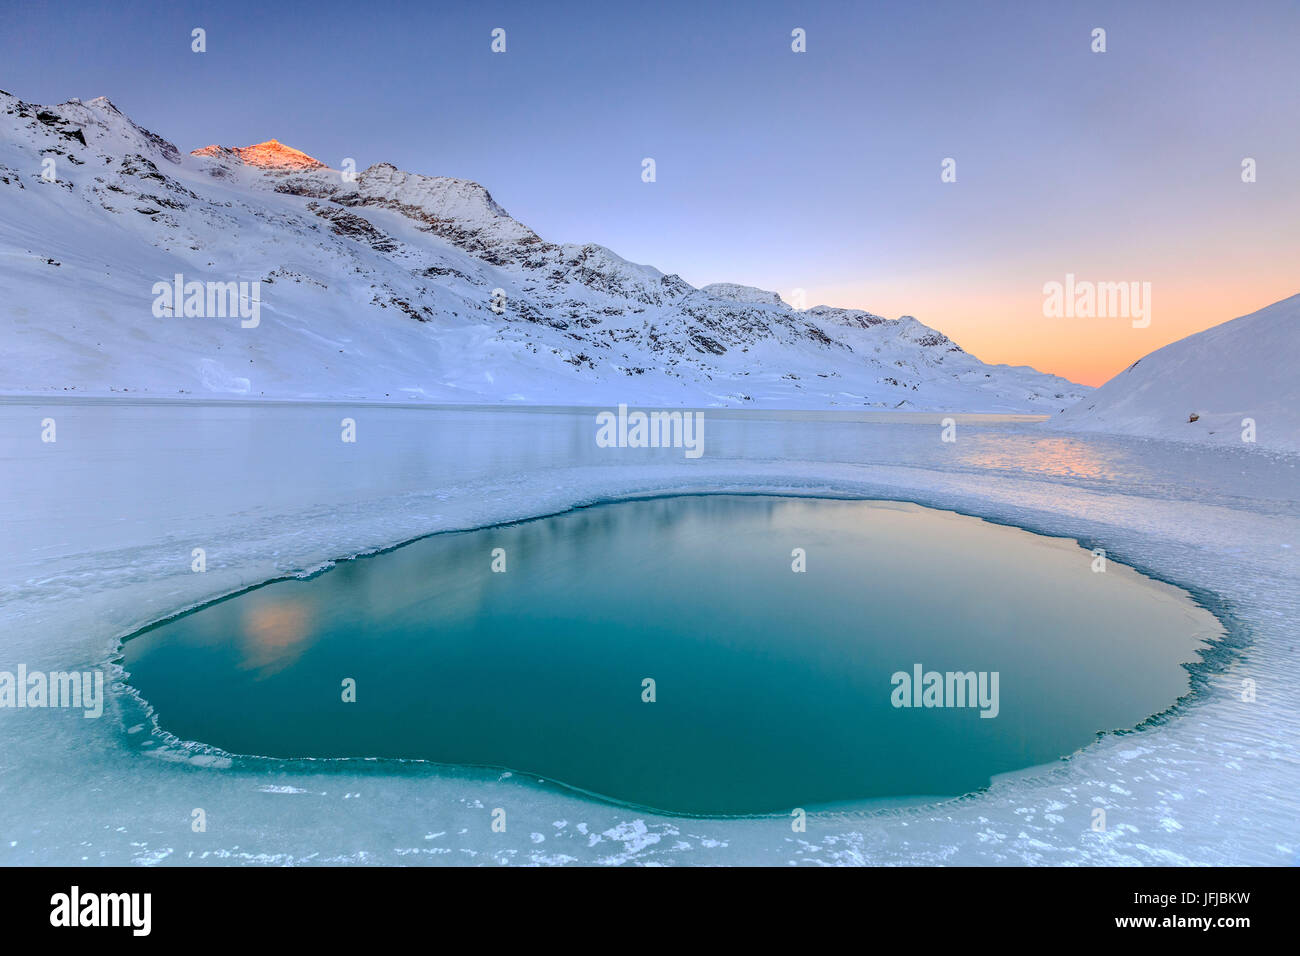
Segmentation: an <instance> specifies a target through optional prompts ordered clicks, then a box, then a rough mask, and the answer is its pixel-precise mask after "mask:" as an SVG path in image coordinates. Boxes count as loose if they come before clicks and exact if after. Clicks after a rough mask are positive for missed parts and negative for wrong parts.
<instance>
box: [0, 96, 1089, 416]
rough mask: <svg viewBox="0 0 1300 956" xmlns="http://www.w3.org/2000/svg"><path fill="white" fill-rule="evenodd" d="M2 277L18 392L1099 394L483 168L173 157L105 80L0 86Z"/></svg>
mask: <svg viewBox="0 0 1300 956" xmlns="http://www.w3.org/2000/svg"><path fill="white" fill-rule="evenodd" d="M177 275H179V276H182V277H183V282H187V283H188V282H201V283H238V282H243V283H248V285H247V286H246V287H245V288H246V290H254V291H255V292H256V293H257V294H258V295H259V296H260V298H259V299H258V318H257V321H256V324H255V326H254V325H253V324H252V323H251V322H250V323H247V326H248V327H245V326H246V323H242V322H241V321H240V319H239V318H238V317H226V316H225V315H224V314H218V315H215V316H212V315H211V306H209V310H210V311H209V313H206V314H208V315H209V316H210V317H196V316H190V317H184V316H183V315H182V314H180V313H181V312H182V310H181V309H179V308H178V309H177V311H176V314H172V312H171V311H170V308H169V307H164V308H163V310H162V312H161V314H159V309H158V300H157V296H158V291H157V290H158V289H159V288H165V287H167V286H168V285H170V284H172V283H173V281H174V277H175V276H177ZM0 281H2V282H3V287H4V295H3V297H2V299H0V321H2V322H3V329H2V331H0V335H2V338H0V342H2V343H3V347H2V348H0V391H3V392H7V393H53V392H57V393H65V392H66V393H73V394H91V395H101V394H109V393H128V394H145V395H149V396H160V397H176V396H185V395H189V396H210V397H212V396H217V397H220V396H225V397H250V398H257V397H265V398H347V399H375V400H381V401H382V400H393V401H398V400H404V401H437V402H457V401H459V402H499V401H509V402H532V403H546V404H553V403H579V404H608V403H615V402H628V403H630V404H663V405H671V404H692V405H746V404H753V405H765V406H771V407H790V408H799V407H803V408H808V407H848V408H852V407H857V408H862V407H864V406H865V407H871V408H882V409H893V408H902V409H915V410H954V411H1041V412H1045V413H1046V412H1056V411H1058V410H1059V409H1061V408H1062V407H1064V406H1067V405H1070V404H1073V403H1074V402H1076V401H1078V400H1079V399H1080V398H1082V397H1083V396H1084V395H1086V394H1087V393H1088V392H1089V389H1087V388H1085V387H1084V386H1079V385H1075V384H1073V383H1070V382H1068V381H1066V380H1064V379H1061V378H1058V377H1055V376H1051V375H1045V374H1042V373H1039V372H1037V371H1035V370H1033V369H1030V368H1024V367H1021V368H1012V367H1009V366H992V365H985V364H984V363H982V362H980V361H979V360H978V359H976V358H974V357H973V356H971V355H969V354H967V353H966V352H963V351H962V349H961V348H960V347H958V346H957V345H956V344H955V343H954V342H952V341H951V340H950V339H948V338H947V337H946V336H944V335H943V334H941V333H939V332H936V331H935V330H934V329H931V328H928V327H927V326H925V325H922V324H921V323H920V322H918V321H917V320H916V319H913V318H911V317H907V316H904V317H903V318H900V319H896V320H890V319H884V318H881V317H880V316H877V315H872V314H870V313H867V312H863V311H859V310H854V309H837V308H831V307H828V306H818V307H816V308H812V309H808V310H803V311H800V310H795V309H792V308H791V307H790V306H789V305H787V304H786V303H785V302H783V301H782V300H781V297H780V296H779V295H778V294H776V293H775V292H766V291H763V290H760V289H753V288H749V287H745V286H739V285H732V284H727V283H724V284H715V285H709V286H705V287H704V288H702V289H697V288H694V287H693V286H691V285H689V284H688V283H686V282H685V281H683V280H682V279H681V278H679V277H678V276H676V275H666V274H664V273H662V272H660V271H659V270H658V269H655V268H652V267H650V266H645V265H638V264H636V263H632V262H628V261H627V260H625V259H622V258H620V257H619V256H617V255H616V254H614V253H613V252H611V251H610V250H609V249H606V248H604V247H602V246H598V245H591V244H588V245H572V244H567V245H557V244H555V243H551V242H547V241H546V240H544V239H542V238H541V237H540V236H538V235H537V234H536V233H534V232H533V231H532V230H531V229H529V228H528V227H527V226H525V225H523V224H522V223H520V222H517V221H516V220H514V219H513V218H511V217H510V215H509V214H508V213H507V212H506V211H505V210H504V209H502V208H501V206H500V205H498V204H497V203H496V202H495V201H494V200H493V199H492V197H491V196H490V195H489V194H488V192H487V190H486V189H484V188H483V187H482V186H480V185H478V184H477V183H473V182H467V181H464V180H459V179H449V178H446V177H430V176H422V175H418V174H415V173H408V172H403V171H402V170H399V169H396V168H395V167H393V166H391V165H388V164H383V163H381V164H378V165H375V166H371V167H370V168H369V169H366V170H364V171H360V172H355V173H349V172H340V171H338V170H334V169H330V168H328V167H327V166H325V165H324V164H323V163H320V162H319V161H317V160H315V159H313V158H312V157H310V156H308V155H306V154H305V153H302V152H300V151H298V150H296V149H292V148H291V147H288V146H285V145H283V144H281V143H278V142H277V141H275V140H270V141H268V142H265V143H260V144H257V145H255V146H249V147H245V148H228V147H223V146H208V147H205V148H202V149H198V150H195V151H194V152H193V153H191V154H188V155H186V154H182V152H181V151H180V150H178V149H177V148H176V147H175V146H174V145H172V144H171V143H169V142H168V141H166V140H165V139H163V138H162V137H160V136H158V135H156V134H154V133H151V132H149V131H148V130H145V129H143V128H141V127H139V126H137V125H136V124H134V123H133V122H131V120H130V119H128V118H127V117H126V116H125V115H123V114H122V113H121V112H119V111H118V110H117V108H116V107H114V106H113V104H111V103H110V102H109V101H108V100H106V99H103V98H100V99H95V100H91V101H88V102H86V103H82V102H80V101H77V100H72V101H69V102H67V103H63V104H60V105H58V106H50V107H41V106H35V105H32V104H28V103H24V102H22V101H20V100H18V99H17V98H15V97H13V96H11V95H9V94H7V93H0ZM160 284H161V285H160ZM245 301H246V303H247V301H248V300H245Z"/></svg>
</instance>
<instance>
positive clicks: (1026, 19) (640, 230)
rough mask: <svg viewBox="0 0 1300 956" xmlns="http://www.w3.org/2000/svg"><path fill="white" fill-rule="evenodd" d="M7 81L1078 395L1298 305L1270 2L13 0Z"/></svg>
mask: <svg viewBox="0 0 1300 956" xmlns="http://www.w3.org/2000/svg"><path fill="white" fill-rule="evenodd" d="M194 27H203V28H204V29H205V30H206V31H207V41H208V50H207V52H206V53H204V54H195V53H192V52H191V51H190V30H191V29H192V28H194ZM494 27H504V28H505V29H506V31H507V47H508V49H507V52H506V53H505V54H504V55H498V54H493V53H492V52H491V51H490V49H489V45H490V41H491V38H490V32H491V30H492V28H494ZM794 27H802V28H804V29H805V30H806V31H807V36H808V52H807V53H804V54H795V53H792V52H791V50H790V31H791V30H792V29H793V28H794ZM1094 27H1104V28H1105V29H1106V31H1107V46H1108V51H1107V52H1106V53H1104V54H1095V53H1092V52H1091V51H1090V43H1091V39H1090V34H1091V31H1092V29H1093V28H1094ZM0 88H3V89H6V90H8V91H10V92H12V93H14V94H16V95H18V96H19V97H21V98H23V99H26V100H29V101H35V102H40V103H53V102H60V101H62V100H65V99H67V98H69V97H72V96H80V97H82V98H83V99H88V98H90V97H93V96H99V95H104V96H108V97H109V98H110V99H111V100H113V102H114V103H116V104H117V106H118V107H119V108H120V109H122V110H123V111H124V112H126V113H127V114H128V115H129V116H131V117H132V119H134V120H135V121H136V122H137V123H140V124H141V125H143V126H146V127H148V128H150V129H153V130H154V131H156V132H158V133H160V134H162V135H163V136H165V137H167V138H168V139H171V140H172V141H173V142H175V143H176V144H177V145H178V146H179V147H181V148H182V149H186V150H189V149H194V148H196V147H199V146H204V145H207V144H209V143H220V144H223V145H228V146H243V145H248V144H250V143H255V142H260V141H262V140H265V139H270V138H273V137H274V138H277V139H279V140H280V141H282V142H284V143H287V144H289V145H292V146H295V147H297V148H299V149H302V150H304V151H306V152H308V153H310V154H311V155H313V156H316V157H317V158H319V159H321V160H322V161H324V162H326V163H328V164H330V165H331V166H338V165H339V163H340V162H341V160H342V159H343V158H344V157H353V158H355V159H356V160H357V163H358V166H359V167H361V168H364V167H365V166H368V165H370V164H371V163H375V162H391V163H393V164H395V165H397V166H399V167H401V168H403V169H407V170H411V171H414V172H422V173H426V174H430V175H447V176H458V177H462V178H466V179H472V180H475V181H477V182H480V183H482V184H483V185H485V186H486V187H487V188H488V189H489V190H490V191H491V193H492V195H493V196H494V197H495V198H496V199H497V201H498V202H500V203H501V204H502V205H503V206H505V208H506V209H507V210H508V211H509V212H510V213H511V214H512V215H514V216H515V217H516V218H517V219H519V220H521V221H522V222H524V223H526V224H528V225H529V226H531V227H532V228H533V229H535V230H536V231H537V232H538V233H539V234H540V235H542V236H543V237H544V238H546V239H549V240H552V241H556V242H589V241H590V242H599V243H601V244H602V245H606V246H609V247H610V248H612V249H613V250H614V251H616V252H617V253H619V254H620V255H622V256H624V257H626V258H629V259H632V260H634V261H638V262H646V263H650V264H652V265H654V266H656V267H658V268H660V269H663V270H664V271H665V272H676V273H679V274H680V275H681V276H682V277H683V278H685V279H686V280H687V281H688V282H690V283H692V284H694V285H703V284H706V283H709V282H719V281H729V282H740V283H744V284H747V285H756V286H760V287H762V288H766V289H775V290H777V291H779V292H781V294H782V295H783V296H785V297H786V298H787V300H788V299H789V298H790V297H791V292H792V290H793V289H796V288H802V289H804V290H806V292H807V304H808V305H814V304H818V303H827V304H831V305H841V306H852V307H856V308H863V309H868V310H870V311H873V312H877V313H880V314H882V315H887V316H889V317H891V318H892V317H895V316H898V315H902V314H910V315H914V316H916V317H917V318H918V319H920V320H921V321H923V322H925V323H926V324H928V325H931V326H933V327H935V328H938V329H941V330H942V331H943V332H945V333H947V334H948V335H949V336H951V337H952V338H953V339H955V340H956V341H957V342H958V343H960V344H961V345H962V346H963V347H964V348H966V349H967V351H970V352H972V353H974V354H975V355H977V356H979V357H980V358H982V359H984V360H985V361H989V362H1008V363H1011V364H1028V365H1033V366H1035V367H1037V368H1040V369H1043V370H1045V371H1051V372H1055V373H1057V374H1061V375H1064V376H1066V377H1068V378H1071V379H1074V380H1076V381H1080V382H1085V383H1088V384H1100V383H1101V382H1103V381H1105V380H1106V379H1107V378H1109V377H1110V376H1111V375H1113V374H1115V373H1116V372H1118V371H1120V370H1122V369H1123V368H1125V367H1126V366H1127V365H1129V364H1131V363H1132V362H1133V361H1134V360H1135V359H1137V358H1139V357H1141V356H1142V355H1144V354H1146V353H1147V352H1150V351H1151V350H1153V349H1155V348H1158V347H1159V346H1161V345H1164V344H1166V343H1168V342H1171V341H1174V340H1175V339H1178V338H1181V337H1183V336H1185V335H1188V334H1190V333H1192V332H1195V331H1198V330H1200V329H1203V328H1207V327H1208V326H1211V325H1215V324H1217V323H1219V322H1222V321H1225V320H1227V319H1230V318H1233V317H1235V316H1238V315H1242V314H1245V313H1248V312H1252V311H1254V310H1255V309H1258V308H1261V307H1263V306H1265V305H1268V304H1269V303H1271V302H1274V301H1276V300H1278V299H1281V298H1284V297H1286V296H1288V295H1292V294H1294V293H1296V292H1300V4H1297V3H1296V2H1294V0H1278V2H1260V3H1244V4H1243V3H1229V2H1221V3H1214V4H1209V3H1196V2H1170V3H1155V2H1142V3H1134V2H1131V0H1130V2H1123V3H1087V4H1082V3H1081V4H1068V3H1060V2H1045V3H1041V4H1037V3H1023V2H1022V3H1007V4H989V5H987V6H985V5H981V4H976V3H972V2H955V3H923V2H914V3H898V4H888V5H886V4H876V3H872V4H867V3H862V2H847V3H761V2H740V3H711V2H707V0H706V2H700V0H696V2H685V3H676V2H671V0H656V2H654V3H640V4H633V3H603V2H602V3H595V2H592V3H546V2H543V0H532V2H524V3H492V2H481V3H474V2H464V3H446V2H436V0H435V2H430V0H424V2H412V3H389V4H383V3H374V4H370V3H359V2H358V3H333V2H328V0H322V2H317V3H312V4H284V5H280V4H265V3H244V2H238V0H227V2H219V3H217V2H213V3H184V2H170V3H132V2H130V0H119V2H115V3H104V4H91V3H79V2H64V3H49V4H46V3H40V2H22V3H19V2H15V0H7V2H5V3H4V4H3V5H2V6H0ZM647 156H649V157H653V158H654V159H655V160H656V163H657V167H658V181H657V182H655V183H653V184H647V183H643V182H642V181H641V176H640V174H641V160H642V158H643V157H647ZM949 156H950V157H953V158H955V159H956V160H957V182H956V183H952V184H945V183H941V182H940V179H939V172H940V162H941V160H942V159H943V158H944V157H949ZM1247 156H1249V157H1253V158H1254V159H1255V160H1256V161H1257V164H1258V181H1257V182H1255V183H1253V184H1245V183H1242V181H1241V161H1242V159H1243V158H1244V157H1247ZM1066 273H1074V274H1076V275H1077V276H1078V277H1079V278H1080V279H1090V280H1094V281H1146V282H1150V283H1151V284H1152V322H1151V325H1150V327H1149V328H1145V329H1134V328H1132V325H1131V323H1130V322H1129V321H1128V320H1127V319H1101V318H1092V319H1081V318H1070V319H1049V318H1044V316H1043V292H1042V287H1043V284H1044V283H1045V282H1050V281H1053V280H1055V281H1062V280H1063V279H1064V277H1065V274H1066Z"/></svg>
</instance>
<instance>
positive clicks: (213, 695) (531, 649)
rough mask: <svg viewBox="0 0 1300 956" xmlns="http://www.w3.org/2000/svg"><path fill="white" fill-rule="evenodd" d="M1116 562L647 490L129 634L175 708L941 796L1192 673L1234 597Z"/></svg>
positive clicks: (257, 725)
mask: <svg viewBox="0 0 1300 956" xmlns="http://www.w3.org/2000/svg"><path fill="white" fill-rule="evenodd" d="M495 549H503V550H504V562H505V571H504V572H503V573H498V572H494V571H493V570H492V565H493V562H494V550H495ZM795 549H802V551H803V553H804V563H805V566H806V570H805V571H802V572H795V571H793V570H792V563H793V562H795V561H796V558H795V557H794V556H792V552H793V551H794V550H795ZM496 560H497V565H498V566H500V559H499V552H498V558H497V559H496ZM1094 564H1095V562H1094V558H1093V556H1092V555H1091V554H1090V553H1089V552H1088V551H1085V550H1084V549H1082V548H1080V547H1079V546H1078V545H1077V544H1075V543H1074V542H1072V541H1068V540H1064V539H1056V538H1046V537H1041V536H1037V535H1033V534H1030V533H1028V532H1025V531H1022V530H1019V529H1015V528H1009V527H1004V526H1000V525H993V524H989V523H986V522H984V521H981V520H979V519H975V518H970V517H966V516H961V515H956V514H952V513H949V512H941V511H934V510H930V509H926V508H921V507H919V506H915V505H909V504H902V503H895V502H874V501H841V500H827V499H804V498H777V497H768V496H726V495H717V496H700V497H676V498H664V499H654V500H645V501H632V502H622V503H617V504H607V505H600V506H596V507H592V508H585V509H580V510H577V511H573V512H568V513H565V514H561V515H556V516H553V517H548V518H542V519H538V520H535V521H529V522H524V523H520V524H514V525H508V526H502V527H494V528H488V529H483V530H480V531H472V532H465V533H455V534H442V535H436V536H433V537H429V538H424V539H422V540H419V541H416V542H413V543H411V544H408V545H405V546H403V547H401V548H398V549H395V550H393V551H390V552H386V553H383V554H379V555H375V556H372V557H368V558H361V559H356V560H352V561H344V562H340V563H339V564H338V565H337V566H336V567H334V568H333V569H331V570H329V571H327V572H325V573H323V574H320V575H318V576H316V577H314V578H312V579H309V580H297V579H294V580H284V581H277V582H274V583H271V584H269V585H266V586H264V587H260V588H257V589H254V590H252V591H248V592H245V593H243V594H240V595H237V596H235V597H232V598H229V599H226V600H223V601H220V602H217V603H215V604H212V605H209V606H207V607H205V608H202V609H200V610H198V611H196V612H194V613H191V614H187V615H184V616H181V617H179V618H175V619H173V620H171V621H167V622H164V623H162V624H160V625H157V626H155V627H152V628H150V629H148V630H146V631H144V632H142V633H141V634H139V635H137V636H136V637H134V638H132V639H131V640H129V641H128V642H127V643H126V644H125V646H124V649H123V657H124V666H125V668H126V670H127V671H128V672H129V675H130V676H129V682H130V683H131V685H132V686H133V687H135V688H136V689H137V690H138V691H139V693H140V694H141V695H142V696H143V697H144V698H145V699H146V700H147V701H148V702H149V703H150V704H151V705H152V706H153V707H154V708H155V710H156V712H157V714H158V720H159V723H160V725H161V727H162V728H163V729H164V730H166V731H169V732H171V733H173V734H175V735H177V736H178V737H180V738H182V739H185V740H196V741H201V742H204V743H207V744H210V745H213V746H216V747H220V748H222V749H224V750H227V751H229V752H232V753H237V754H250V755H264V756H272V757H395V758H417V759H425V760H431V761H437V762H441V763H450V764H472V765H485V766H492V767H501V768H508V769H511V770H513V771H517V772H526V773H529V774H532V775H536V776H538V777H542V778H546V779H547V780H550V781H553V782H557V783H562V784H565V785H568V786H571V787H575V788H578V789H581V790H584V791H587V792H589V793H592V794H595V795H599V796H602V797H606V798H609V799H613V800H617V801H620V802H625V803H630V804H635V805H639V806H645V807H649V808H654V809H659V810H665V811H673V812H682V813H698V814H726V813H755V812H780V811H788V810H790V809H791V808H793V807H813V806H819V805H826V804H836V803H845V802H857V801H865V800H898V799H914V798H928V797H938V796H949V795H957V794H961V793H965V792H969V791H971V790H975V789H978V788H980V787H981V786H984V785H986V784H987V783H988V782H989V779H990V778H991V777H992V776H993V775H995V774H999V773H1004V772H1008V771H1012V770H1017V769H1021V768H1025V767H1030V766H1034V765H1038V764H1042V763H1045V762H1048V761H1051V760H1053V759H1055V758H1058V757H1061V756H1064V755H1068V754H1069V753H1071V752H1072V751H1074V750H1076V749H1077V748H1079V747H1080V746H1083V745H1084V744H1086V743H1088V741H1089V740H1091V739H1092V738H1093V737H1094V735H1095V734H1097V733H1098V732H1101V731H1106V730H1111V729H1119V728H1127V727H1132V726H1134V725H1136V724H1137V723H1139V722H1141V721H1142V720H1143V719H1144V718H1145V717H1147V716H1149V715H1151V714H1153V713H1157V712H1159V711H1162V710H1164V709H1166V708H1167V707H1168V706H1170V705H1171V704H1172V703H1173V702H1174V701H1175V700H1176V699H1177V698H1178V697H1179V696H1181V695H1182V694H1184V693H1186V691H1187V689H1188V686H1189V674H1188V672H1187V670H1186V668H1185V667H1184V666H1183V665H1184V664H1185V663H1189V662H1193V661H1195V660H1196V659H1197V651H1198V650H1200V649H1202V648H1203V647H1205V646H1206V642H1207V641H1209V640H1213V639H1215V638H1216V637H1217V636H1218V635H1219V634H1220V627H1219V624H1218V622H1217V620H1216V619H1215V618H1214V617H1213V616H1212V615H1210V614H1209V613H1208V612H1206V611H1204V610H1203V609H1201V608H1199V607H1198V606H1196V605H1195V604H1193V603H1192V602H1191V601H1190V600H1189V599H1188V598H1187V597H1186V595H1185V594H1183V593H1182V592H1180V591H1177V590H1176V589H1174V588H1172V587H1169V586H1167V585H1164V584H1162V583H1159V582H1155V581H1151V580H1150V579H1147V578H1145V577H1143V576H1142V575H1140V574H1138V573H1137V572H1135V571H1133V570H1131V569H1129V568H1125V567H1123V566H1120V565H1117V564H1115V563H1113V562H1111V563H1109V564H1108V565H1106V570H1105V572H1104V573H1096V572H1094V570H1093V567H1094ZM918 666H919V668H920V670H921V673H922V674H923V675H924V674H925V673H926V672H929V671H936V672H939V673H940V674H941V675H943V674H946V673H947V672H961V673H967V672H970V673H974V674H975V675H977V679H976V684H975V686H977V687H978V686H980V684H979V678H978V675H983V685H982V686H983V687H984V689H985V690H986V691H992V689H993V688H994V687H995V686H996V691H997V693H996V698H992V699H988V697H989V695H986V700H985V701H984V702H982V705H981V702H980V701H979V700H975V701H966V702H965V704H966V705H965V706H896V704H898V703H900V702H901V700H904V699H905V700H906V701H907V702H908V703H911V704H923V703H925V701H924V700H923V698H922V696H921V694H920V692H919V691H910V690H907V689H906V688H904V687H900V684H901V682H900V681H899V680H897V679H896V677H895V675H903V674H906V675H908V677H909V678H910V677H911V675H913V673H915V670H916V668H917V667H918ZM993 675H996V685H994V683H993V680H994V677H993ZM647 679H651V680H653V682H654V683H653V691H654V693H653V696H654V699H653V701H648V700H647V699H646V698H647V697H648V696H650V695H649V691H648V690H647V685H646V683H645V681H646V680H647ZM349 681H352V682H355V700H354V701H349V700H345V699H344V697H345V696H346V693H345V687H344V685H345V682H349ZM954 686H955V685H954ZM905 691H906V692H905ZM936 701H938V702H940V703H948V704H952V703H955V702H956V701H955V694H952V693H951V692H950V691H948V690H945V691H944V692H943V693H942V694H940V695H939V697H938V698H934V697H932V698H931V700H930V702H931V703H935V702H936ZM972 703H973V704H975V706H971V704H972ZM982 713H983V714H988V715H989V716H981V714H982Z"/></svg>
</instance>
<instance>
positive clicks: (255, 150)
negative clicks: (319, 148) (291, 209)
mask: <svg viewBox="0 0 1300 956" xmlns="http://www.w3.org/2000/svg"><path fill="white" fill-rule="evenodd" d="M190 155H191V156H232V157H234V158H235V159H238V160H239V161H240V162H242V163H244V164H245V165H246V166H257V167H260V168H262V169H326V168H328V167H326V165H325V164H324V163H322V162H321V161H320V160H318V159H314V158H312V157H311V156H308V155H307V154H306V153H304V152H303V151H302V150H300V149H294V148H293V147H292V146H286V145H284V143H281V142H280V141H279V140H278V139H268V140H266V142H263V143H255V144H254V145H252V146H234V147H227V146H204V147H203V148H202V149H196V150H193V151H191V153H190Z"/></svg>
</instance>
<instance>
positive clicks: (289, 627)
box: [241, 600, 311, 678]
mask: <svg viewBox="0 0 1300 956" xmlns="http://www.w3.org/2000/svg"><path fill="white" fill-rule="evenodd" d="M310 624H311V612H310V610H309V609H308V607H307V605H305V604H303V603H301V602H298V601H283V600H282V601H277V602H276V603H274V604H263V605H259V606H256V607H251V608H249V609H248V611H247V612H246V613H245V614H244V620H243V633H242V639H241V648H242V650H243V652H244V659H243V661H242V664H241V666H242V667H243V668H244V670H253V671H258V672H259V673H258V677H259V678H261V677H269V676H270V675H272V674H275V673H277V672H278V671H281V670H283V669H284V668H286V667H288V666H289V665H290V664H293V663H294V662H295V661H297V660H298V658H299V657H301V656H302V653H303V651H305V650H306V649H307V645H306V644H305V643H304V642H305V641H306V639H307V636H308V630H309V627H310Z"/></svg>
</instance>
